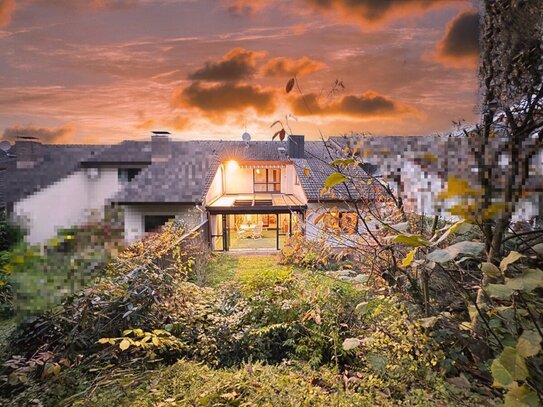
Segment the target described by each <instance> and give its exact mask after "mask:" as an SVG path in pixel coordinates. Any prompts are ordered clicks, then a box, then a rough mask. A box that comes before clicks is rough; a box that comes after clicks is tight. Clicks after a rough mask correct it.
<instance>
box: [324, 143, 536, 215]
mask: <svg viewBox="0 0 543 407" xmlns="http://www.w3.org/2000/svg"><path fill="white" fill-rule="evenodd" d="M498 141H499V140H498V138H496V140H493V142H498ZM330 142H331V143H334V144H335V145H336V146H337V148H339V149H345V148H347V149H348V150H349V151H350V152H355V153H357V154H359V155H360V156H361V157H363V160H365V161H368V162H371V163H373V164H375V165H377V166H378V167H379V173H380V175H382V176H383V178H384V179H386V180H387V182H388V183H389V185H391V186H392V187H393V188H394V190H395V191H396V192H397V193H399V194H400V195H401V196H402V198H403V201H404V204H405V207H406V209H407V210H408V211H410V212H415V213H419V214H425V215H427V216H434V215H439V216H442V217H444V218H445V219H449V220H456V219H457V217H456V216H453V215H451V214H450V213H449V212H448V210H449V209H450V208H451V206H452V205H454V204H455V201H454V200H450V201H449V202H444V201H443V200H441V199H438V197H437V195H438V193H439V192H441V191H443V190H444V189H445V188H446V187H447V182H448V180H449V178H450V177H454V178H456V179H459V180H464V181H467V182H468V184H470V185H472V186H474V187H476V186H477V185H479V179H478V168H477V165H476V163H475V160H474V154H473V151H472V145H471V144H470V140H469V139H468V138H467V137H464V135H463V133H459V134H452V135H427V136H366V135H348V136H336V137H331V138H330ZM531 164H532V165H531V168H530V177H529V178H528V182H527V185H526V192H527V194H526V196H524V197H522V198H521V199H520V200H519V202H517V206H516V211H515V212H514V214H513V218H512V220H513V221H521V220H523V221H533V220H534V219H543V152H541V153H540V154H538V155H536V156H535V157H534V159H533V162H532V163H531ZM508 165H509V163H508V162H507V160H506V159H502V160H500V161H499V166H500V168H501V169H504V168H506V167H507V166H508ZM500 168H496V169H495V171H494V174H495V177H496V178H495V179H493V180H491V182H494V183H495V185H503V184H504V180H503V178H500V177H503V172H502V171H500Z"/></svg>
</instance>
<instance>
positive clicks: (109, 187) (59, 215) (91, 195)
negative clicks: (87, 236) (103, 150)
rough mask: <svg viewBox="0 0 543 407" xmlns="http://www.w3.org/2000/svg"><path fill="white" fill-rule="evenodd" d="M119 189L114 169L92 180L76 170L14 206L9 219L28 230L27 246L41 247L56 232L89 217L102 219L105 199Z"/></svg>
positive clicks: (105, 171) (102, 171) (102, 170)
mask: <svg viewBox="0 0 543 407" xmlns="http://www.w3.org/2000/svg"><path fill="white" fill-rule="evenodd" d="M119 188H120V185H119V183H118V180H117V170H116V169H101V170H100V173H99V176H98V177H97V178H96V179H89V177H88V176H87V173H86V171H85V170H84V169H83V170H78V171H76V172H74V173H72V174H70V175H69V176H67V177H65V178H63V179H61V180H60V181H57V182H56V183H54V184H52V185H50V186H48V187H47V188H45V189H42V190H40V191H38V192H36V193H34V194H32V195H30V196H28V197H26V198H24V199H22V200H20V201H19V202H16V203H15V204H14V207H13V215H14V217H15V218H17V219H20V220H21V221H22V222H23V224H24V225H25V227H26V228H27V229H28V232H29V234H28V236H27V237H26V239H27V241H28V242H29V243H32V244H36V243H42V242H45V241H46V240H47V239H50V238H51V237H53V236H55V235H56V234H57V231H58V229H62V228H68V227H71V226H74V225H80V224H82V223H84V222H86V221H88V220H89V218H90V216H91V215H93V216H99V217H102V216H103V214H104V205H105V201H106V199H107V198H110V197H112V196H113V195H114V194H115V193H116V192H117V191H118V190H119Z"/></svg>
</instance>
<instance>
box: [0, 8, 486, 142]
mask: <svg viewBox="0 0 543 407" xmlns="http://www.w3.org/2000/svg"><path fill="white" fill-rule="evenodd" d="M477 35H478V15H477V11H476V8H475V3H473V2H472V1H460V0H457V1H447V0H420V1H418V0H336V1H334V0H0V55H1V58H0V132H1V133H2V138H3V139H8V140H14V139H15V138H16V137H17V136H21V135H23V136H25V135H33V136H37V137H39V138H40V139H41V140H42V142H52V143H112V142H118V141H120V140H124V139H135V140H137V139H148V138H149V134H150V131H151V130H169V131H171V132H172V134H173V136H174V137H175V138H177V139H233V140H239V139H241V134H242V133H243V131H244V130H245V126H246V127H247V130H248V131H249V133H251V134H252V136H253V139H256V140H268V139H271V136H272V134H273V133H274V131H275V130H277V129H271V128H270V124H271V123H273V122H274V121H276V120H283V121H284V120H285V116H287V115H290V114H291V115H293V116H294V117H291V118H290V119H289V124H290V127H291V128H292V131H293V132H294V133H296V134H305V135H306V137H309V138H317V137H319V133H320V132H322V134H324V135H325V136H331V135H338V134H345V133H350V132H370V133H372V134H377V135H379V134H384V135H396V134H398V135H423V134H435V133H445V132H447V131H449V130H451V128H452V121H453V120H454V121H457V120H459V119H465V120H466V121H467V122H473V121H474V120H475V119H476V103H477V72H476V64H477V54H478V44H477ZM293 75H296V76H297V78H298V84H299V88H300V89H298V88H297V87H296V88H295V89H294V90H293V91H292V92H291V93H290V94H288V95H287V94H286V93H285V90H284V89H285V84H286V82H287V81H288V79H289V78H290V77H292V76H293ZM336 80H338V81H341V82H342V83H343V84H344V86H345V88H342V87H341V86H339V87H338V86H336V90H334V83H335V81H336ZM300 91H301V92H303V95H304V96H303V98H304V99H302V96H301V93H300Z"/></svg>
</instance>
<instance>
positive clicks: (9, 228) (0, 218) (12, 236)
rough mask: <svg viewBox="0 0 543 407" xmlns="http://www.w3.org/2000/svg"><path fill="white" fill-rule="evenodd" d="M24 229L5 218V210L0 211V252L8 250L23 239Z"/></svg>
mask: <svg viewBox="0 0 543 407" xmlns="http://www.w3.org/2000/svg"><path fill="white" fill-rule="evenodd" d="M23 237H24V230H23V229H22V228H21V227H19V226H18V225H16V224H14V223H11V222H10V221H9V220H8V219H7V215H6V212H5V211H1V212H0V252H2V251H8V250H10V249H11V248H12V247H13V246H15V245H16V244H17V243H19V242H20V241H22V240H23Z"/></svg>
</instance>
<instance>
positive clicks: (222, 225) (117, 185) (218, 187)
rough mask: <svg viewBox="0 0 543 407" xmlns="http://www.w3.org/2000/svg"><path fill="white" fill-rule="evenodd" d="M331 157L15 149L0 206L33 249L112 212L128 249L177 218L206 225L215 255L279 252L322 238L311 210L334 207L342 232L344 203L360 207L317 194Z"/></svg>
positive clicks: (186, 145)
mask: <svg viewBox="0 0 543 407" xmlns="http://www.w3.org/2000/svg"><path fill="white" fill-rule="evenodd" d="M330 149H331V150H332V151H333V152H332V154H337V153H338V151H336V150H337V148H336V147H335V146H332V144H327V145H325V144H323V143H322V142H320V141H305V140H304V137H303V136H290V137H289V139H288V141H287V142H274V141H249V142H243V141H239V142H238V141H219V140H210V141H174V140H171V139H170V138H169V136H167V135H164V134H159V135H154V136H153V137H152V139H151V141H150V142H149V141H124V142H122V143H119V144H116V145H111V146H102V145H100V146H69V145H45V144H41V143H38V142H35V141H29V140H20V141H17V142H16V143H15V145H13V146H12V147H11V149H10V150H9V151H8V152H7V154H4V155H3V156H0V168H2V169H3V170H1V171H0V198H2V197H4V198H3V206H5V207H6V208H7V210H8V213H9V214H10V216H11V217H12V218H14V219H19V220H21V221H22V222H23V223H24V224H25V226H26V227H27V229H28V232H29V234H28V236H27V240H28V241H29V242H31V243H41V242H44V241H45V240H47V239H48V238H51V237H52V236H54V235H55V233H56V231H57V230H58V229H59V228H66V227H70V226H73V225H77V224H83V223H85V222H86V221H88V220H89V219H90V218H92V217H101V216H103V213H104V208H106V207H110V206H119V207H122V208H123V213H124V228H125V239H126V240H127V241H128V242H132V241H136V240H138V239H140V238H142V237H143V236H144V234H145V233H147V232H151V231H154V230H156V229H157V228H158V227H160V226H161V225H163V224H164V223H166V222H167V221H168V220H169V219H172V218H177V219H180V220H183V221H184V222H185V223H186V224H187V226H188V227H196V226H198V225H202V224H205V229H206V235H207V236H208V237H209V240H210V244H211V246H212V248H213V249H214V250H236V249H255V248H256V249H260V248H267V249H280V248H281V247H282V246H283V244H284V241H285V239H286V238H287V237H289V236H290V235H292V234H293V233H294V231H295V230H302V231H304V232H305V233H306V234H307V235H308V237H317V236H318V235H319V234H320V233H321V230H320V228H319V226H318V225H313V224H312V223H311V220H307V217H308V216H309V215H310V213H311V212H312V211H318V210H319V209H320V208H322V207H325V208H326V207H328V208H330V207H334V208H337V210H335V211H334V214H335V216H337V217H338V221H339V222H340V223H342V222H344V221H345V220H347V219H350V220H352V218H353V214H352V213H351V212H350V211H351V210H350V209H349V206H348V205H347V204H346V203H345V201H344V200H345V199H347V200H351V201H352V200H357V199H359V198H360V196H359V195H358V194H359V193H360V192H359V191H347V190H346V189H345V187H344V186H338V187H336V188H335V191H334V193H333V194H332V195H324V196H321V194H320V191H321V189H322V188H323V185H324V180H325V179H326V178H327V177H328V176H329V175H330V174H331V173H332V172H334V170H333V169H332V168H331V167H330V166H329V165H327V164H326V163H327V162H329V161H330V154H331V153H330ZM334 151H335V152H334ZM0 205H2V202H1V201H0Z"/></svg>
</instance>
